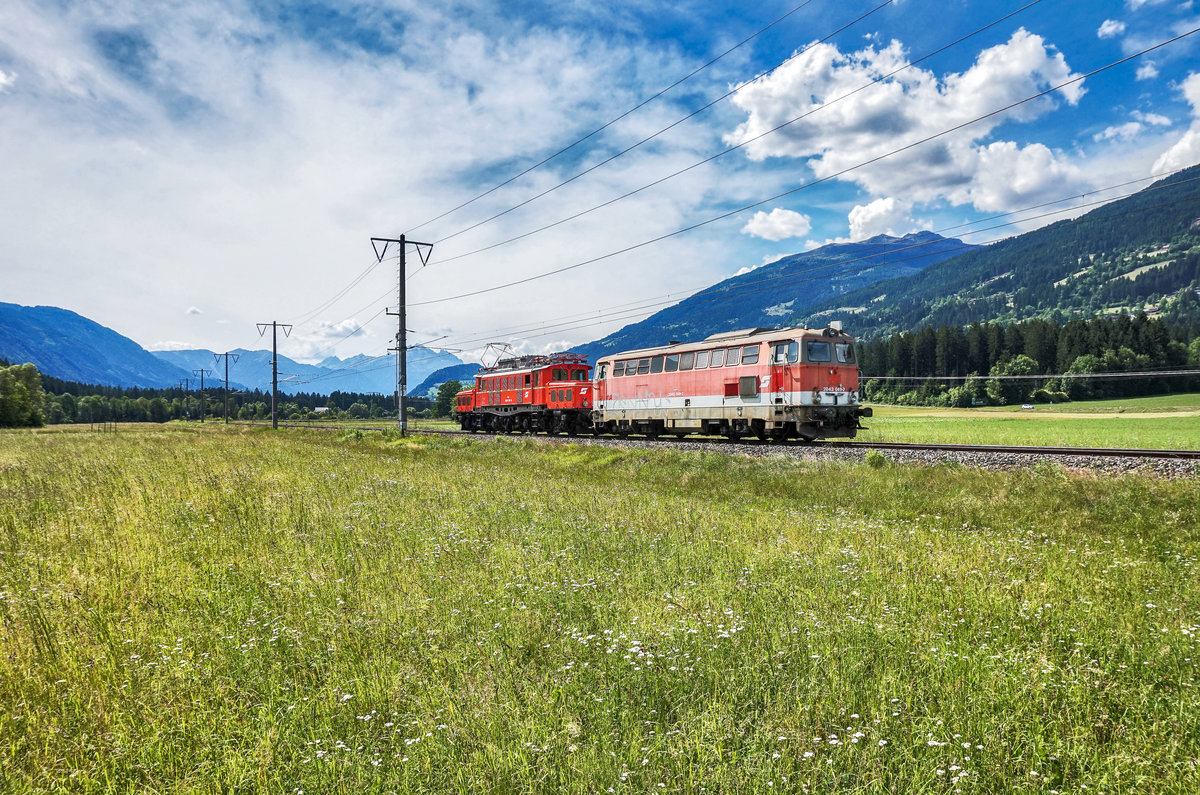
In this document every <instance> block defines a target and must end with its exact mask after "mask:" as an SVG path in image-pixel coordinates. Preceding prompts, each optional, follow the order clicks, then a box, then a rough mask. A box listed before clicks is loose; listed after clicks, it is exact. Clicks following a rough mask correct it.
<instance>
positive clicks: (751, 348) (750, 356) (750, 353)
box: [742, 345, 759, 364]
mask: <svg viewBox="0 0 1200 795" xmlns="http://www.w3.org/2000/svg"><path fill="white" fill-rule="evenodd" d="M758 349H759V346H758V345H747V346H746V347H745V348H742V364H758Z"/></svg>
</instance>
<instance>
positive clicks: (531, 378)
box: [525, 373, 533, 387]
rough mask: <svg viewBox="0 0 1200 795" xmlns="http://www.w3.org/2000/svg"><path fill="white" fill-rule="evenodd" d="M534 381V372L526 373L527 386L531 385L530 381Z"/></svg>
mask: <svg viewBox="0 0 1200 795" xmlns="http://www.w3.org/2000/svg"><path fill="white" fill-rule="evenodd" d="M532 381H533V374H532V373H526V374H525V386H527V387H528V386H529V385H530V383H532Z"/></svg>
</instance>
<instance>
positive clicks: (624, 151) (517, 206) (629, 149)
mask: <svg viewBox="0 0 1200 795" xmlns="http://www.w3.org/2000/svg"><path fill="white" fill-rule="evenodd" d="M891 4H892V0H884V2H882V3H880V4H879V5H877V6H875V7H874V8H872V9H871V10H870V11H868V12H866V13H865V14H862V15H860V16H858V17H857V18H855V19H854V20H852V21H851V22H848V23H846V24H845V25H843V26H842V27H840V28H838V29H837V30H835V31H834V32H833V33H830V34H829V35H827V36H825V37H824V38H822V39H819V40H817V41H814V42H812V43H811V44H809V45H808V46H807V47H805V48H804V49H802V50H799V51H797V52H796V53H795V54H794V55H792V56H791V57H790V58H788V59H787V60H785V61H783V63H781V64H780V65H779V66H777V67H776V69H778V68H780V67H782V66H783V65H784V64H787V63H789V62H790V61H793V60H795V59H796V58H799V57H800V56H801V55H803V54H804V53H806V52H808V51H809V50H810V49H812V48H813V47H816V46H817V45H818V44H822V43H824V42H826V41H828V40H829V39H831V38H833V37H834V36H836V35H837V34H839V33H841V32H842V31H844V30H846V29H847V28H849V27H851V26H853V25H856V24H858V23H859V22H861V21H862V20H864V19H866V18H867V17H869V16H870V15H871V14H874V13H875V12H876V11H878V10H879V9H881V8H883V7H885V6H888V5H891ZM759 79H761V76H758V77H754V78H753V79H751V80H746V81H744V82H742V83H740V84H738V85H737V86H735V87H734V88H733V89H731V90H730V91H728V92H726V93H725V94H722V95H721V96H719V97H717V98H716V99H714V100H712V101H711V102H709V103H708V104H707V105H704V106H703V107H700V108H697V109H696V110H693V111H692V112H691V113H689V114H687V115H686V116H684V117H683V118H681V119H678V120H677V121H674V122H672V123H671V124H669V125H667V126H666V127H663V128H662V129H661V130H659V131H658V132H656V133H653V134H652V135H649V136H647V137H645V138H643V139H642V140H640V141H638V142H637V143H635V144H632V145H631V146H628V147H626V148H624V149H622V150H621V151H619V152H617V153H616V154H614V155H611V156H610V157H607V158H605V159H604V160H601V161H600V162H599V163H596V164H595V165H593V166H590V167H588V168H586V169H584V170H583V171H580V172H578V173H577V174H575V175H574V176H571V177H568V178H567V179H565V180H563V181H562V182H560V183H558V184H557V185H555V186H554V187H552V188H547V189H546V190H544V191H542V192H541V193H538V194H536V195H534V196H531V197H529V198H528V199H526V200H524V201H522V202H520V203H518V204H515V205H513V206H512V207H509V208H508V209H507V210H503V211H501V212H498V213H496V214H495V215H492V216H490V217H488V218H485V219H483V220H482V221H478V222H477V223H474V224H471V225H470V226H468V227H465V228H463V229H460V230H458V231H457V232H454V233H453V234H449V235H446V236H445V237H442V238H440V239H438V240H437V241H435V242H437V243H444V242H445V241H447V240H450V239H451V238H454V237H458V236H459V235H461V234H463V233H465V232H470V231H471V230H472V229H476V228H478V227H480V226H483V225H484V224H486V223H490V222H491V221H494V220H496V219H497V218H501V217H503V216H505V215H508V214H509V213H511V212H513V211H514V210H518V209H520V208H522V207H524V206H525V205H527V204H529V203H530V202H533V201H536V200H538V199H540V198H542V197H543V196H545V195H547V194H549V193H553V192H554V191H556V190H558V189H559V188H561V187H563V186H565V185H569V184H570V183H572V182H574V181H575V180H577V179H579V178H580V177H582V176H584V175H586V174H590V173H591V172H593V171H595V170H596V169H598V168H600V167H601V166H604V165H607V164H608V163H611V162H612V161H614V160H616V159H617V158H618V157H621V156H622V155H626V154H628V153H629V152H632V151H633V150H634V149H637V148H638V147H640V146H641V145H642V144H644V143H648V142H649V141H653V140H654V139H655V138H657V137H659V136H660V135H662V134H663V133H665V132H667V131H668V130H672V129H674V128H675V127H678V126H679V125H680V124H683V123H684V122H685V121H687V120H688V119H691V118H693V117H695V116H697V115H699V114H701V113H703V112H704V111H706V110H708V109H709V108H711V107H712V106H713V105H716V104H717V103H718V102H722V101H724V100H726V99H728V98H729V97H731V96H733V95H734V94H736V93H737V92H738V91H741V90H742V89H743V88H745V87H746V86H748V85H750V84H751V83H754V82H756V81H757V80H759Z"/></svg>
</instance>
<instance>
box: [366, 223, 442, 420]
mask: <svg viewBox="0 0 1200 795" xmlns="http://www.w3.org/2000/svg"><path fill="white" fill-rule="evenodd" d="M380 243H382V244H383V248H380V247H379V244H380ZM391 243H399V244H400V267H399V269H398V271H397V276H396V300H397V302H398V303H399V308H398V311H396V312H392V311H390V310H387V313H388V314H389V315H394V316H395V317H396V318H398V321H397V329H396V347H395V348H388V350H389V351H393V350H394V351H396V421H397V424H398V426H399V428H400V436H401V437H403V436H404V433H405V431H406V430H407V429H408V417H407V415H406V413H405V412H406V411H407V409H406V407H405V400H404V398H405V395H404V393H405V391H407V389H408V356H407V354H408V329H407V328H406V327H405V317H404V310H405V303H404V279H405V277H406V276H407V275H408V274H407V272H406V269H405V268H406V265H407V261H406V259H405V254H406V253H407V252H408V247H409V246H410V245H412V246H416V248H417V255H418V256H420V258H421V265H422V267H423V266H425V265H428V264H429V255H430V254H431V253H432V252H433V244H432V243H418V242H417V241H415V240H406V239H405V237H404V235H400V237H399V238H398V239H397V238H391V237H373V238H371V247H372V248H373V249H375V259H376V261H378V262H383V255H384V254H386V253H387V249H388V245H390V244H391Z"/></svg>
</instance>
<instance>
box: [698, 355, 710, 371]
mask: <svg viewBox="0 0 1200 795" xmlns="http://www.w3.org/2000/svg"><path fill="white" fill-rule="evenodd" d="M705 367H708V351H696V369H697V370H703V369H704V368H705Z"/></svg>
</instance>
